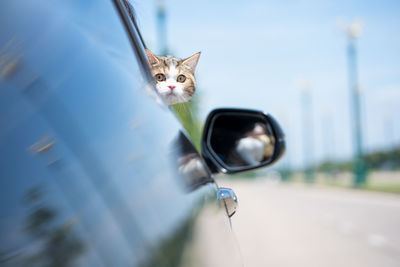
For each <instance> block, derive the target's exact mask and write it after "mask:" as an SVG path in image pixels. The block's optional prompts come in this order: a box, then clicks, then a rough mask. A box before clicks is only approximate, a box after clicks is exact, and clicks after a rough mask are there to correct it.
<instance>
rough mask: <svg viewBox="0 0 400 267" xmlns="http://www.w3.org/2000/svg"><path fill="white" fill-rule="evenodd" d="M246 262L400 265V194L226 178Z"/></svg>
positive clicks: (363, 266)
mask: <svg viewBox="0 0 400 267" xmlns="http://www.w3.org/2000/svg"><path fill="white" fill-rule="evenodd" d="M219 185H220V186H225V187H230V188H233V189H234V191H235V192H236V195H237V196H238V199H239V209H238V211H237V213H236V214H235V215H234V216H233V217H232V225H233V229H234V232H235V234H236V237H237V239H238V242H239V244H240V247H241V253H242V257H243V261H244V265H245V266H248V267H257V266H262V267H264V266H274V267H277V266H282V267H286V266H297V267H302V266H307V267H314V266H315V267H331V266H332V267H333V266H335V267H337V266H346V267H358V266H360V267H369V266H377V267H378V266H379V267H391V266H393V267H399V266H400V197H399V196H397V195H390V194H384V193H375V192H366V191H359V190H350V189H336V188H321V187H316V186H312V185H301V184H279V183H272V182H268V181H267V180H250V181H243V180H236V181H235V180H223V181H219Z"/></svg>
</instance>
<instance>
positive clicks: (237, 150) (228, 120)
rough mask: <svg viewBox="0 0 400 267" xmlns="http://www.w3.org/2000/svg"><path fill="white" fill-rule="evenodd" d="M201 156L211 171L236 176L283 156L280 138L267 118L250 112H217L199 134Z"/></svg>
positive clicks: (283, 147) (280, 132)
mask: <svg viewBox="0 0 400 267" xmlns="http://www.w3.org/2000/svg"><path fill="white" fill-rule="evenodd" d="M202 145H203V156H204V157H205V158H206V159H208V162H211V163H212V164H213V165H214V167H215V168H214V171H215V170H216V171H222V172H226V173H237V172H241V171H246V170H251V169H255V168H259V167H261V166H267V165H270V164H272V163H274V162H276V161H277V160H278V159H279V158H280V157H281V156H282V155H283V153H284V150H285V141H284V134H283V132H282V130H281V129H280V127H279V125H278V123H277V122H276V121H275V120H274V119H273V118H272V117H271V116H270V115H265V114H264V113H262V112H258V111H254V110H241V109H217V110H214V111H213V112H212V113H211V114H210V115H209V117H208V119H207V122H206V125H205V129H204V133H203V143H202Z"/></svg>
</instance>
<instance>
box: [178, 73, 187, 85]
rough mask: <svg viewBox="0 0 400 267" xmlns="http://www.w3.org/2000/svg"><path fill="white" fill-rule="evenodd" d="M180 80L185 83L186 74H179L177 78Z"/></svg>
mask: <svg viewBox="0 0 400 267" xmlns="http://www.w3.org/2000/svg"><path fill="white" fill-rule="evenodd" d="M176 80H177V81H178V82H180V83H183V82H185V81H186V76H185V75H183V74H181V75H179V76H178V78H177V79H176Z"/></svg>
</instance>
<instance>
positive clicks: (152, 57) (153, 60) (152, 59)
mask: <svg viewBox="0 0 400 267" xmlns="http://www.w3.org/2000/svg"><path fill="white" fill-rule="evenodd" d="M145 50H146V54H147V58H148V59H149V62H150V65H153V64H156V63H158V62H159V61H158V58H157V57H156V56H155V55H153V53H151V52H150V50H149V49H147V48H145Z"/></svg>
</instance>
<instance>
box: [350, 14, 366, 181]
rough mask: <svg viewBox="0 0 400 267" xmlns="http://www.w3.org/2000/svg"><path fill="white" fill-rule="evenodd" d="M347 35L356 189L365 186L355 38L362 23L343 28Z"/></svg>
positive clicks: (358, 22)
mask: <svg viewBox="0 0 400 267" xmlns="http://www.w3.org/2000/svg"><path fill="white" fill-rule="evenodd" d="M345 32H346V35H347V41H348V43H347V57H348V71H349V89H350V107H351V109H352V115H353V116H352V125H351V126H352V131H353V140H354V142H353V143H354V145H355V151H354V168H353V173H354V186H356V187H358V186H360V185H362V184H365V182H366V179H367V170H366V166H365V163H364V160H363V157H362V154H363V153H362V132H361V107H360V87H359V85H358V73H357V49H356V41H357V37H359V36H360V35H361V32H362V22H361V21H360V20H355V21H354V22H353V23H352V24H351V25H349V26H347V27H346V28H345Z"/></svg>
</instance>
